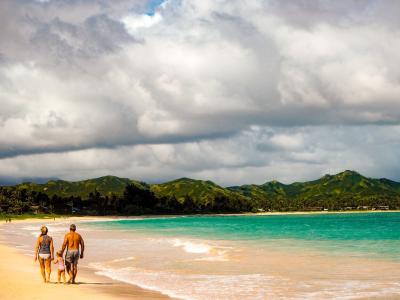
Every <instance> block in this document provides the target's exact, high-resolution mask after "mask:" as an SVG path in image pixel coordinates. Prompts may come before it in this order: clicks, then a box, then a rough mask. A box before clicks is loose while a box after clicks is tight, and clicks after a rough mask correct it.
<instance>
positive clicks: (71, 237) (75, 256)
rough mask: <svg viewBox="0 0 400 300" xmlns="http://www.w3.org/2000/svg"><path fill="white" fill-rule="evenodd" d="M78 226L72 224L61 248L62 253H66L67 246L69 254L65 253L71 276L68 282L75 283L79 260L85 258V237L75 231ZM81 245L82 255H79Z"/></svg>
mask: <svg viewBox="0 0 400 300" xmlns="http://www.w3.org/2000/svg"><path fill="white" fill-rule="evenodd" d="M75 230H76V226H75V225H74V224H71V226H70V231H69V233H67V234H66V235H65V237H64V243H63V245H62V249H61V255H62V254H63V253H64V250H65V248H67V254H66V255H65V263H66V267H67V272H68V274H69V276H70V279H69V281H68V282H72V283H75V277H76V274H77V272H78V260H79V258H83V252H84V251H85V243H84V242H83V238H82V237H81V235H80V234H79V233H77V232H75ZM79 246H80V248H81V249H80V255H79Z"/></svg>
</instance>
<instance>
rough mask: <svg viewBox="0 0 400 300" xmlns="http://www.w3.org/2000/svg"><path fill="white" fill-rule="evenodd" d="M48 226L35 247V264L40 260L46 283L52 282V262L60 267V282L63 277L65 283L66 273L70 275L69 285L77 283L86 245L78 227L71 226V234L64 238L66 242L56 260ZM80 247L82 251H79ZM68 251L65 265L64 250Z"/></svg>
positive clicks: (41, 230) (41, 232) (41, 229)
mask: <svg viewBox="0 0 400 300" xmlns="http://www.w3.org/2000/svg"><path fill="white" fill-rule="evenodd" d="M47 233H48V229H47V227H46V226H42V227H41V228H40V236H39V237H38V239H37V242H36V247H35V262H36V261H37V260H39V264H40V272H41V274H42V277H43V280H44V282H50V274H51V262H52V261H53V263H54V264H57V265H58V282H59V283H60V280H61V277H62V278H63V281H64V283H65V271H66V272H67V273H68V275H69V280H68V283H75V278H76V274H77V272H78V260H79V258H83V253H84V251H85V243H84V241H83V238H82V237H81V235H80V234H79V233H77V232H76V226H75V225H74V224H71V226H70V227H69V233H67V234H66V235H65V237H64V242H63V244H62V248H61V250H60V251H57V258H56V259H54V244H53V238H52V237H50V236H49V235H47ZM79 246H80V249H79ZM65 249H67V252H66V255H65V263H64V259H63V253H64V250H65Z"/></svg>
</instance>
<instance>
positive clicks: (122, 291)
mask: <svg viewBox="0 0 400 300" xmlns="http://www.w3.org/2000/svg"><path fill="white" fill-rule="evenodd" d="M32 221H33V222H40V220H28V221H27V220H25V221H18V222H32ZM42 222H43V220H42ZM49 222H51V221H50V220H46V223H49ZM3 228H4V227H3ZM32 247H33V246H32ZM0 253H1V254H0V278H1V279H0V299H1V300H16V299H18V300H25V299H26V300H28V299H29V300H30V299H32V300H33V299H38V300H50V299H52V300H54V299H57V300H67V299H68V300H71V299H89V298H92V299H96V300H108V299H156V300H158V299H160V300H161V299H171V298H170V297H168V296H164V295H162V294H161V293H158V292H155V291H151V290H145V289H142V288H140V287H137V286H134V285H131V284H125V283H122V282H119V281H114V280H112V279H109V278H106V277H103V276H98V275H96V274H94V273H93V272H92V271H89V270H88V269H87V268H85V267H81V269H80V270H79V273H78V277H77V283H78V284H76V285H68V284H67V285H64V284H57V283H56V281H57V270H56V268H55V267H54V266H53V267H52V273H51V282H50V283H48V284H45V283H43V282H42V277H41V275H40V267H39V263H38V262H36V263H34V261H33V257H32V258H30V257H28V256H26V255H24V254H22V253H21V252H19V251H18V250H17V249H15V248H13V247H9V246H7V245H4V240H3V242H1V243H0ZM82 265H84V263H82ZM67 279H68V276H67Z"/></svg>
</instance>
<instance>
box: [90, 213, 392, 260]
mask: <svg viewBox="0 0 400 300" xmlns="http://www.w3.org/2000/svg"><path fill="white" fill-rule="evenodd" d="M92 225H95V226H101V227H103V228H107V229H111V230H132V231H135V232H141V233H146V234H150V235H151V234H154V235H158V236H159V235H161V236H174V237H175V236H178V237H190V238H200V239H207V240H218V239H223V240H231V241H238V242H246V243H250V244H253V245H259V246H262V245H268V246H274V247H285V248H288V249H297V248H299V247H300V248H307V249H313V250H318V251H321V252H322V253H327V254H329V255H332V254H343V253H348V254H349V255H353V256H367V257H373V258H383V259H391V260H392V259H393V260H400V251H399V249H400V213H397V212H395V213H392V212H390V213H354V214H351V213H349V214H304V215H298V214H296V215H264V216H262V215H254V216H252V215H250V216H249V215H245V216H182V217H165V218H143V219H131V220H115V221H107V222H95V223H93V224H92Z"/></svg>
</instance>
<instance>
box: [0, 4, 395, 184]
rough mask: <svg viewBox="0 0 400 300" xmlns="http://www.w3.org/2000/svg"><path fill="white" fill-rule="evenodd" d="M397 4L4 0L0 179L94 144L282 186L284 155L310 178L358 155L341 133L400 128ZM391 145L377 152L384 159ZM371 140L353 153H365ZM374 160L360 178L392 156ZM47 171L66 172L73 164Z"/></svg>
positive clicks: (195, 171)
mask: <svg viewBox="0 0 400 300" xmlns="http://www.w3.org/2000/svg"><path fill="white" fill-rule="evenodd" d="M399 9H400V6H399V5H398V4H396V3H394V2H391V1H379V2H378V1H356V0H354V1H335V2H334V3H333V2H327V1H322V0H321V1H313V2H307V1H275V0H270V1H256V0H254V1H246V2H243V1H238V0H231V1H211V0H204V1H192V0H184V1H178V0H168V1H164V2H162V1H155V2H153V1H144V0H143V1H139V0H138V1H128V0H117V1H112V2H109V1H105V0H76V1H66V0H51V1H34V0H21V1H11V0H4V1H2V2H1V3H0V41H1V43H0V104H1V110H0V137H1V139H0V159H1V167H0V176H1V175H3V176H8V172H11V173H13V174H14V175H12V176H23V174H21V173H20V172H19V171H17V169H13V168H12V164H18V163H17V162H19V161H25V159H27V160H29V159H33V157H36V156H35V155H38V157H41V158H42V157H53V156H54V157H58V158H57V159H56V160H57V161H58V160H62V159H65V160H67V161H69V160H72V161H77V162H79V163H78V165H81V163H82V159H81V158H79V157H80V156H82V157H84V158H85V159H88V160H90V158H89V157H88V156H87V153H91V151H93V153H108V154H107V155H110V156H113V155H112V154H116V153H119V155H123V156H126V158H125V159H123V160H124V164H126V162H127V161H129V160H135V159H134V158H135V155H138V154H137V153H136V152H135V151H137V150H132V149H151V152H152V153H153V152H154V153H156V154H157V153H158V154H160V153H164V154H163V155H166V154H165V153H170V155H169V156H167V157H169V158H170V163H168V168H167V169H166V172H165V174H164V175H161V173H160V175H159V176H158V178H167V177H168V178H169V177H171V176H168V174H176V175H177V176H179V175H180V174H181V173H185V174H186V173H189V174H191V175H193V176H209V177H211V178H217V177H216V175H213V174H220V175H219V177H218V178H217V179H218V180H220V181H221V182H225V183H227V182H230V181H232V182H237V181H238V179H245V177H246V176H247V175H249V174H250V173H252V174H253V172H255V173H254V174H257V175H254V176H253V175H252V176H250V177H252V178H253V177H254V179H255V180H261V179H264V178H265V177H268V176H262V174H259V173H257V172H256V171H255V170H261V169H262V168H264V169H265V171H263V172H265V174H272V173H273V172H277V174H282V175H279V176H281V178H283V179H288V180H289V179H290V178H292V177H291V176H290V175H288V172H290V167H287V169H285V167H284V166H289V165H291V164H293V165H295V164H298V165H299V168H303V167H304V166H311V167H310V168H311V169H310V171H307V172H306V171H303V172H302V174H304V175H301V174H299V177H304V178H309V177H310V176H311V174H314V175H316V174H319V173H321V172H322V171H325V169H327V168H328V167H325V169H324V168H322V167H321V165H325V166H328V165H333V162H334V161H335V159H334V158H335V157H337V151H339V152H340V153H346V154H343V155H345V156H346V157H349V159H350V158H351V157H354V155H355V154H354V153H350V152H349V151H350V150H346V149H353V150H351V151H355V148H354V147H352V143H353V141H354V138H348V135H347V131H349V132H353V134H359V135H361V136H371V138H372V139H378V140H379V139H380V138H381V137H377V136H374V134H381V131H380V130H378V129H374V130H373V131H372V133H371V132H370V131H369V130H370V128H371V126H372V127H373V128H378V127H379V126H382V128H384V129H382V130H383V131H384V132H385V135H384V136H387V135H388V133H387V132H386V131H392V130H394V129H393V128H397V127H396V126H398V125H399V123H400V106H399V105H398V104H399V103H398V102H399V96H400V84H399V82H400V81H399V79H400V71H399V70H398V68H397V67H396V66H397V65H398V63H399V62H400V54H399V51H397V49H399V48H400V42H399V41H400V39H398V38H397V36H398V35H399V29H398V28H399V27H398V25H399V24H398V20H397V18H396V17H395V16H397V14H396V12H399ZM377 125H379V126H378V127H374V126H377ZM326 128H334V129H335V130H334V132H335V134H338V136H335V135H332V134H331V132H330V131H328V130H326ZM348 128H352V130H349V129H348ZM354 128H358V130H359V131H356V130H353V129H354ZM319 130H321V131H323V132H325V134H327V135H328V136H329V138H326V137H321V136H317V135H315V132H318V131H319ZM257 132H258V133H257ZM339 133H341V134H343V136H345V137H346V139H345V141H342V140H341V138H342V137H343V136H341V135H340V134H339ZM244 137H247V138H244ZM253 139H257V142H256V141H255V140H253ZM313 139H323V141H324V142H323V143H324V144H323V146H321V147H317V146H315V147H314V148H313V146H312V145H315V144H318V140H313ZM239 141H242V142H243V143H247V144H249V145H252V146H251V147H250V146H249V147H250V148H246V147H244V148H243V147H242V145H241V142H239ZM332 143H333V144H341V143H344V146H343V147H342V148H341V149H340V150H335V149H329V147H328V148H327V145H330V144H332ZM360 143H361V144H362V141H360ZM206 145H207V146H206ZM394 145H395V143H394V142H390V143H388V144H385V146H384V148H383V149H381V150H380V151H383V152H385V153H387V154H388V156H387V158H386V161H389V157H391V155H390V154H391V153H397V152H396V150H395V149H394ZM228 146H229V147H231V148H232V151H228V150H226V149H225V148H226V147H228ZM367 146H368V147H367V148H357V151H360V152H361V153H362V154H364V155H365V159H367V158H369V157H370V156H371V157H375V155H374V154H373V153H371V152H370V151H369V149H376V148H375V146H374V145H372V144H368V145H367ZM147 147H149V148H147ZM333 148H335V147H333ZM126 149H131V150H129V151H127V150H126ZM157 149H158V150H157ZM159 149H162V150H159ZM249 149H250V150H249ZM103 151H105V152H103ZM127 153H136V154H132V155H133V156H132V157H131V156H129V155H128V154H127ZM203 153H206V154H205V156H204V155H203ZM219 153H221V155H219ZM158 154H157V155H158ZM66 155H67V156H66ZM157 155H156V156H146V158H143V159H145V161H151V159H152V158H153V159H157V160H158V159H159V157H158V156H157ZM160 155H161V154H160ZM163 155H161V157H164V156H163ZM95 156H96V157H97V154H96V155H95ZM249 156H250V157H251V158H249ZM71 157H72V158H71ZM139 157H142V156H139ZM188 157H190V158H188ZM213 157H214V158H213ZM165 159H166V158H165V157H164V158H163V160H162V161H164V160H165ZM90 161H91V160H90ZM218 161H220V162H221V163H222V165H221V166H220V164H219V163H218ZM326 161H329V162H330V163H327V162H326ZM368 161H369V162H370V166H369V167H368V168H366V169H365V170H366V171H367V173H369V172H370V171H371V170H375V171H373V172H372V171H371V174H375V173H376V174H381V171H380V167H378V166H377V165H378V164H383V165H385V164H386V161H383V159H380V160H376V161H375V160H374V159H368ZM378 161H379V163H378ZM116 162H117V160H115V159H114V160H112V163H111V165H107V166H106V167H104V168H102V167H101V164H100V163H99V162H97V167H96V164H95V163H93V164H90V168H89V169H90V171H88V172H87V174H97V173H99V172H95V171H94V168H98V170H102V171H107V170H109V171H115V170H118V169H117V168H115V167H114V164H115V165H117V163H116ZM347 163H348V164H349V165H352V164H354V163H352V162H351V161H350V160H349V161H348V162H347ZM9 164H11V165H9ZM6 165H7V166H8V167H5V166H6ZM70 165H73V166H75V164H74V163H72V162H71V161H70ZM174 165H175V167H173V166H174ZM275 165H276V166H279V165H280V166H282V168H281V169H280V168H279V167H277V168H276V169H274V168H272V166H275ZM340 165H343V164H340ZM213 166H214V168H213ZM159 167H160V166H159V165H157V164H155V165H154V164H152V163H149V164H148V165H146V166H144V165H143V166H141V167H140V168H139V169H140V170H141V171H140V174H142V176H144V177H145V178H150V177H151V176H153V171H154V170H155V169H157V168H159ZM344 167H345V166H344ZM359 167H360V168H363V167H362V166H359ZM202 168H204V169H202ZM231 168H237V170H238V171H237V172H238V173H230V172H231V171H229V170H231ZM254 168H255V169H254ZM346 168H349V167H346ZM387 168H388V169H390V170H392V171H390V174H392V176H395V175H393V174H398V175H400V172H397V171H395V168H393V167H389V166H387ZM41 169H43V168H41ZM225 169H226V170H227V171H226V172H224V171H222V170H225ZM328 169H329V168H328ZM60 170H61V171H60ZM63 170H65V171H63ZM66 170H68V171H66ZM239 170H240V172H239ZM283 170H285V171H283ZM41 172H44V173H45V174H43V175H41V176H42V177H52V176H55V175H57V176H67V177H71V175H70V174H71V172H72V169H70V168H68V167H64V166H60V167H59V169H57V170H55V169H53V170H52V172H47V171H45V170H41ZM129 172H131V173H129ZM213 172H216V173H213ZM374 172H375V173H374ZM78 173H79V172H78ZM306 173H307V174H306ZM79 174H81V176H84V175H85V174H86V173H85V172H83V171H82V172H81V173H79ZM124 174H125V175H127V176H128V175H129V174H131V175H129V176H130V177H132V176H134V175H135V173H134V172H133V169H130V170H129V171H126V172H125V173H124ZM309 175H310V176H309ZM29 176H33V175H29ZM223 176H228V177H227V178H228V179H221V178H222V177H223ZM396 176H397V175H396ZM72 177H74V176H72Z"/></svg>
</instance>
